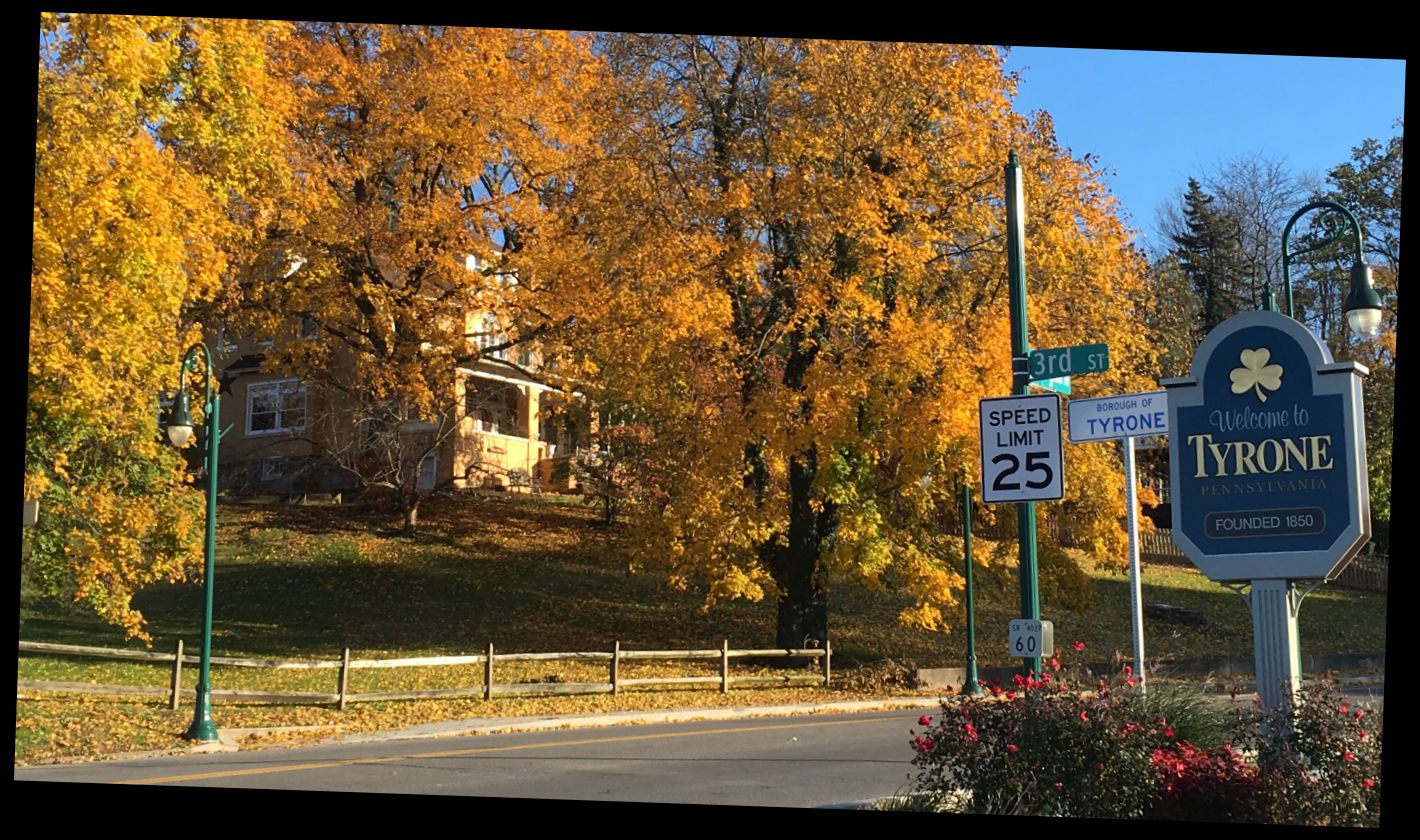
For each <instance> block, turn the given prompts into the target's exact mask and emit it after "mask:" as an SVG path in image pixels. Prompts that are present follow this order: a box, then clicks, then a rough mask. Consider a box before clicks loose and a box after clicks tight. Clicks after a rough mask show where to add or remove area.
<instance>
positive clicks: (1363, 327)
mask: <svg viewBox="0 0 1420 840" xmlns="http://www.w3.org/2000/svg"><path fill="white" fill-rule="evenodd" d="M1313 210H1328V211H1331V212H1332V213H1335V214H1338V215H1340V216H1341V217H1343V218H1345V219H1346V221H1347V222H1349V223H1350V231H1349V233H1350V235H1351V238H1352V239H1351V245H1352V247H1353V248H1354V249H1355V250H1356V261H1355V262H1354V263H1352V264H1351V291H1350V292H1349V293H1348V294H1347V295H1346V303H1345V305H1344V306H1343V307H1342V311H1344V312H1345V313H1346V322H1347V324H1348V325H1349V326H1350V327H1351V332H1352V333H1353V334H1354V335H1355V336H1356V337H1357V338H1375V337H1376V336H1377V335H1378V334H1379V333H1380V331H1381V296H1380V294H1378V293H1377V292H1376V290H1375V287H1374V286H1372V285H1371V267H1370V266H1369V265H1366V256H1365V251H1364V250H1363V248H1362V240H1361V223H1360V222H1358V221H1356V216H1355V214H1353V213H1352V212H1351V211H1350V210H1347V209H1346V208H1345V207H1344V206H1342V205H1340V204H1337V203H1336V202H1334V201H1313V202H1312V203H1311V204H1308V205H1307V206H1305V207H1303V208H1302V209H1300V210H1298V211H1297V212H1296V213H1293V214H1292V218H1290V219H1288V220H1287V226H1286V227H1285V228H1283V229H1282V285H1283V289H1284V293H1285V294H1286V296H1287V317H1289V318H1294V319H1295V318H1296V317H1297V313H1296V311H1295V310H1294V309H1293V308H1292V261H1293V260H1294V259H1296V258H1297V257H1299V256H1301V255H1302V254H1307V253H1311V252H1312V251H1318V250H1320V249H1322V248H1325V247H1327V246H1328V245H1331V244H1332V243H1334V242H1338V241H1340V240H1341V239H1343V238H1345V237H1346V235H1347V233H1348V231H1346V230H1343V229H1342V226H1341V225H1340V224H1338V223H1337V222H1336V221H1335V220H1336V218H1337V216H1336V215H1329V216H1324V217H1323V222H1322V225H1323V227H1324V229H1325V231H1326V233H1325V235H1324V236H1323V237H1322V238H1321V239H1320V240H1319V241H1313V242H1312V243H1310V244H1309V245H1308V246H1307V247H1306V248H1303V249H1302V250H1300V251H1298V252H1296V253H1295V254H1294V253H1292V252H1291V250H1290V247H1289V246H1290V245H1291V236H1292V226H1293V225H1295V224H1296V223H1297V220H1298V219H1300V218H1301V217H1302V216H1304V215H1306V214H1307V213H1310V212H1311V211H1313Z"/></svg>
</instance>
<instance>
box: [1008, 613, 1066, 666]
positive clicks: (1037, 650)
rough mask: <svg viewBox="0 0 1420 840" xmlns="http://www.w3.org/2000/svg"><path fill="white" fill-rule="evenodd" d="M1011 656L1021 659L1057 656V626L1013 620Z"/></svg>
mask: <svg viewBox="0 0 1420 840" xmlns="http://www.w3.org/2000/svg"><path fill="white" fill-rule="evenodd" d="M1010 642H1011V655H1012V656H1016V657H1020V658H1021V659H1031V658H1034V657H1037V656H1039V657H1046V656H1054V655H1055V625H1053V624H1051V623H1050V622H1048V621H1032V620H1030V619H1028V618H1013V619H1011V635H1010Z"/></svg>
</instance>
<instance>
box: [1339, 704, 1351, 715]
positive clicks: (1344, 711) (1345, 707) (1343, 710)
mask: <svg viewBox="0 0 1420 840" xmlns="http://www.w3.org/2000/svg"><path fill="white" fill-rule="evenodd" d="M1350 708H1351V707H1350V706H1348V705H1346V704H1345V703H1342V704H1341V714H1343V715H1344V714H1346V712H1347V710H1349V709H1350Z"/></svg>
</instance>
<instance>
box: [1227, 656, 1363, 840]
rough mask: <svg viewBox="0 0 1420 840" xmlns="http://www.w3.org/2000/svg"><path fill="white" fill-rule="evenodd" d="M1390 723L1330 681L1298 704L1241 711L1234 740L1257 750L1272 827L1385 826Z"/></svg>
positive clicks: (1307, 693) (1308, 691)
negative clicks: (1385, 742) (1384, 768)
mask: <svg viewBox="0 0 1420 840" xmlns="http://www.w3.org/2000/svg"><path fill="white" fill-rule="evenodd" d="M1383 724H1384V718H1383V716H1382V715H1381V714H1380V713H1379V712H1372V711H1369V710H1365V709H1360V708H1356V707H1355V706H1354V705H1353V704H1352V703H1351V702H1349V701H1348V700H1347V699H1346V698H1345V697H1343V696H1340V695H1339V692H1338V686H1337V685H1336V683H1334V682H1332V681H1331V680H1329V679H1328V680H1323V681H1321V682H1319V683H1316V684H1314V685H1310V686H1307V687H1305V688H1304V689H1303V690H1302V692H1301V694H1300V695H1299V696H1298V698H1297V702H1295V703H1291V702H1286V701H1284V702H1283V703H1281V704H1279V705H1278V706H1277V707H1276V708H1274V709H1265V708H1262V707H1261V706H1260V705H1258V706H1255V707H1253V708H1252V709H1247V710H1240V711H1239V712H1238V713H1237V714H1236V717H1235V720H1234V738H1235V743H1236V744H1238V745H1239V746H1242V747H1243V748H1244V749H1251V750H1255V751H1256V754H1257V765H1258V768H1259V770H1260V771H1261V774H1262V780H1263V784H1264V787H1265V788H1266V790H1267V794H1268V798H1269V800H1270V808H1271V812H1272V813H1271V818H1272V821H1274V822H1278V823H1284V824H1294V825H1330V826H1374V827H1378V826H1379V825H1380V804H1381V739H1382V734H1383V729H1384V725H1383Z"/></svg>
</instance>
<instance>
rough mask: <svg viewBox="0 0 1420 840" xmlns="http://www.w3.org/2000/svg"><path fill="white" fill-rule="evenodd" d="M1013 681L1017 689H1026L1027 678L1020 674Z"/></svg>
mask: <svg viewBox="0 0 1420 840" xmlns="http://www.w3.org/2000/svg"><path fill="white" fill-rule="evenodd" d="M1011 679H1012V681H1013V682H1015V684H1016V688H1024V687H1025V684H1026V678H1025V677H1023V676H1021V675H1020V674H1016V675H1015V676H1014V677H1012V678H1011Z"/></svg>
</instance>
